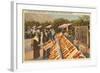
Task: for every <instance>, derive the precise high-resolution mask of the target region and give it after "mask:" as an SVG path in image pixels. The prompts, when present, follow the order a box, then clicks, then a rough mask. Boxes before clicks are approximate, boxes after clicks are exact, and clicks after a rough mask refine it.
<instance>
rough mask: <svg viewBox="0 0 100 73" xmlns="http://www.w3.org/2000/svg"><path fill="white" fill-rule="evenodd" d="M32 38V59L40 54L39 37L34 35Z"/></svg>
mask: <svg viewBox="0 0 100 73" xmlns="http://www.w3.org/2000/svg"><path fill="white" fill-rule="evenodd" d="M32 40H33V44H32V46H33V59H37V58H38V57H39V56H40V51H39V50H40V47H39V39H38V37H37V36H36V34H35V36H34V38H33V39H32Z"/></svg>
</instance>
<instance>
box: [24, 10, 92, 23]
mask: <svg viewBox="0 0 100 73" xmlns="http://www.w3.org/2000/svg"><path fill="white" fill-rule="evenodd" d="M23 12H24V16H25V20H26V21H32V20H35V21H39V22H45V21H53V20H54V19H58V18H64V19H68V20H70V21H71V20H76V19H79V17H80V16H84V15H90V13H79V12H57V11H36V10H24V11H23Z"/></svg>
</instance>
